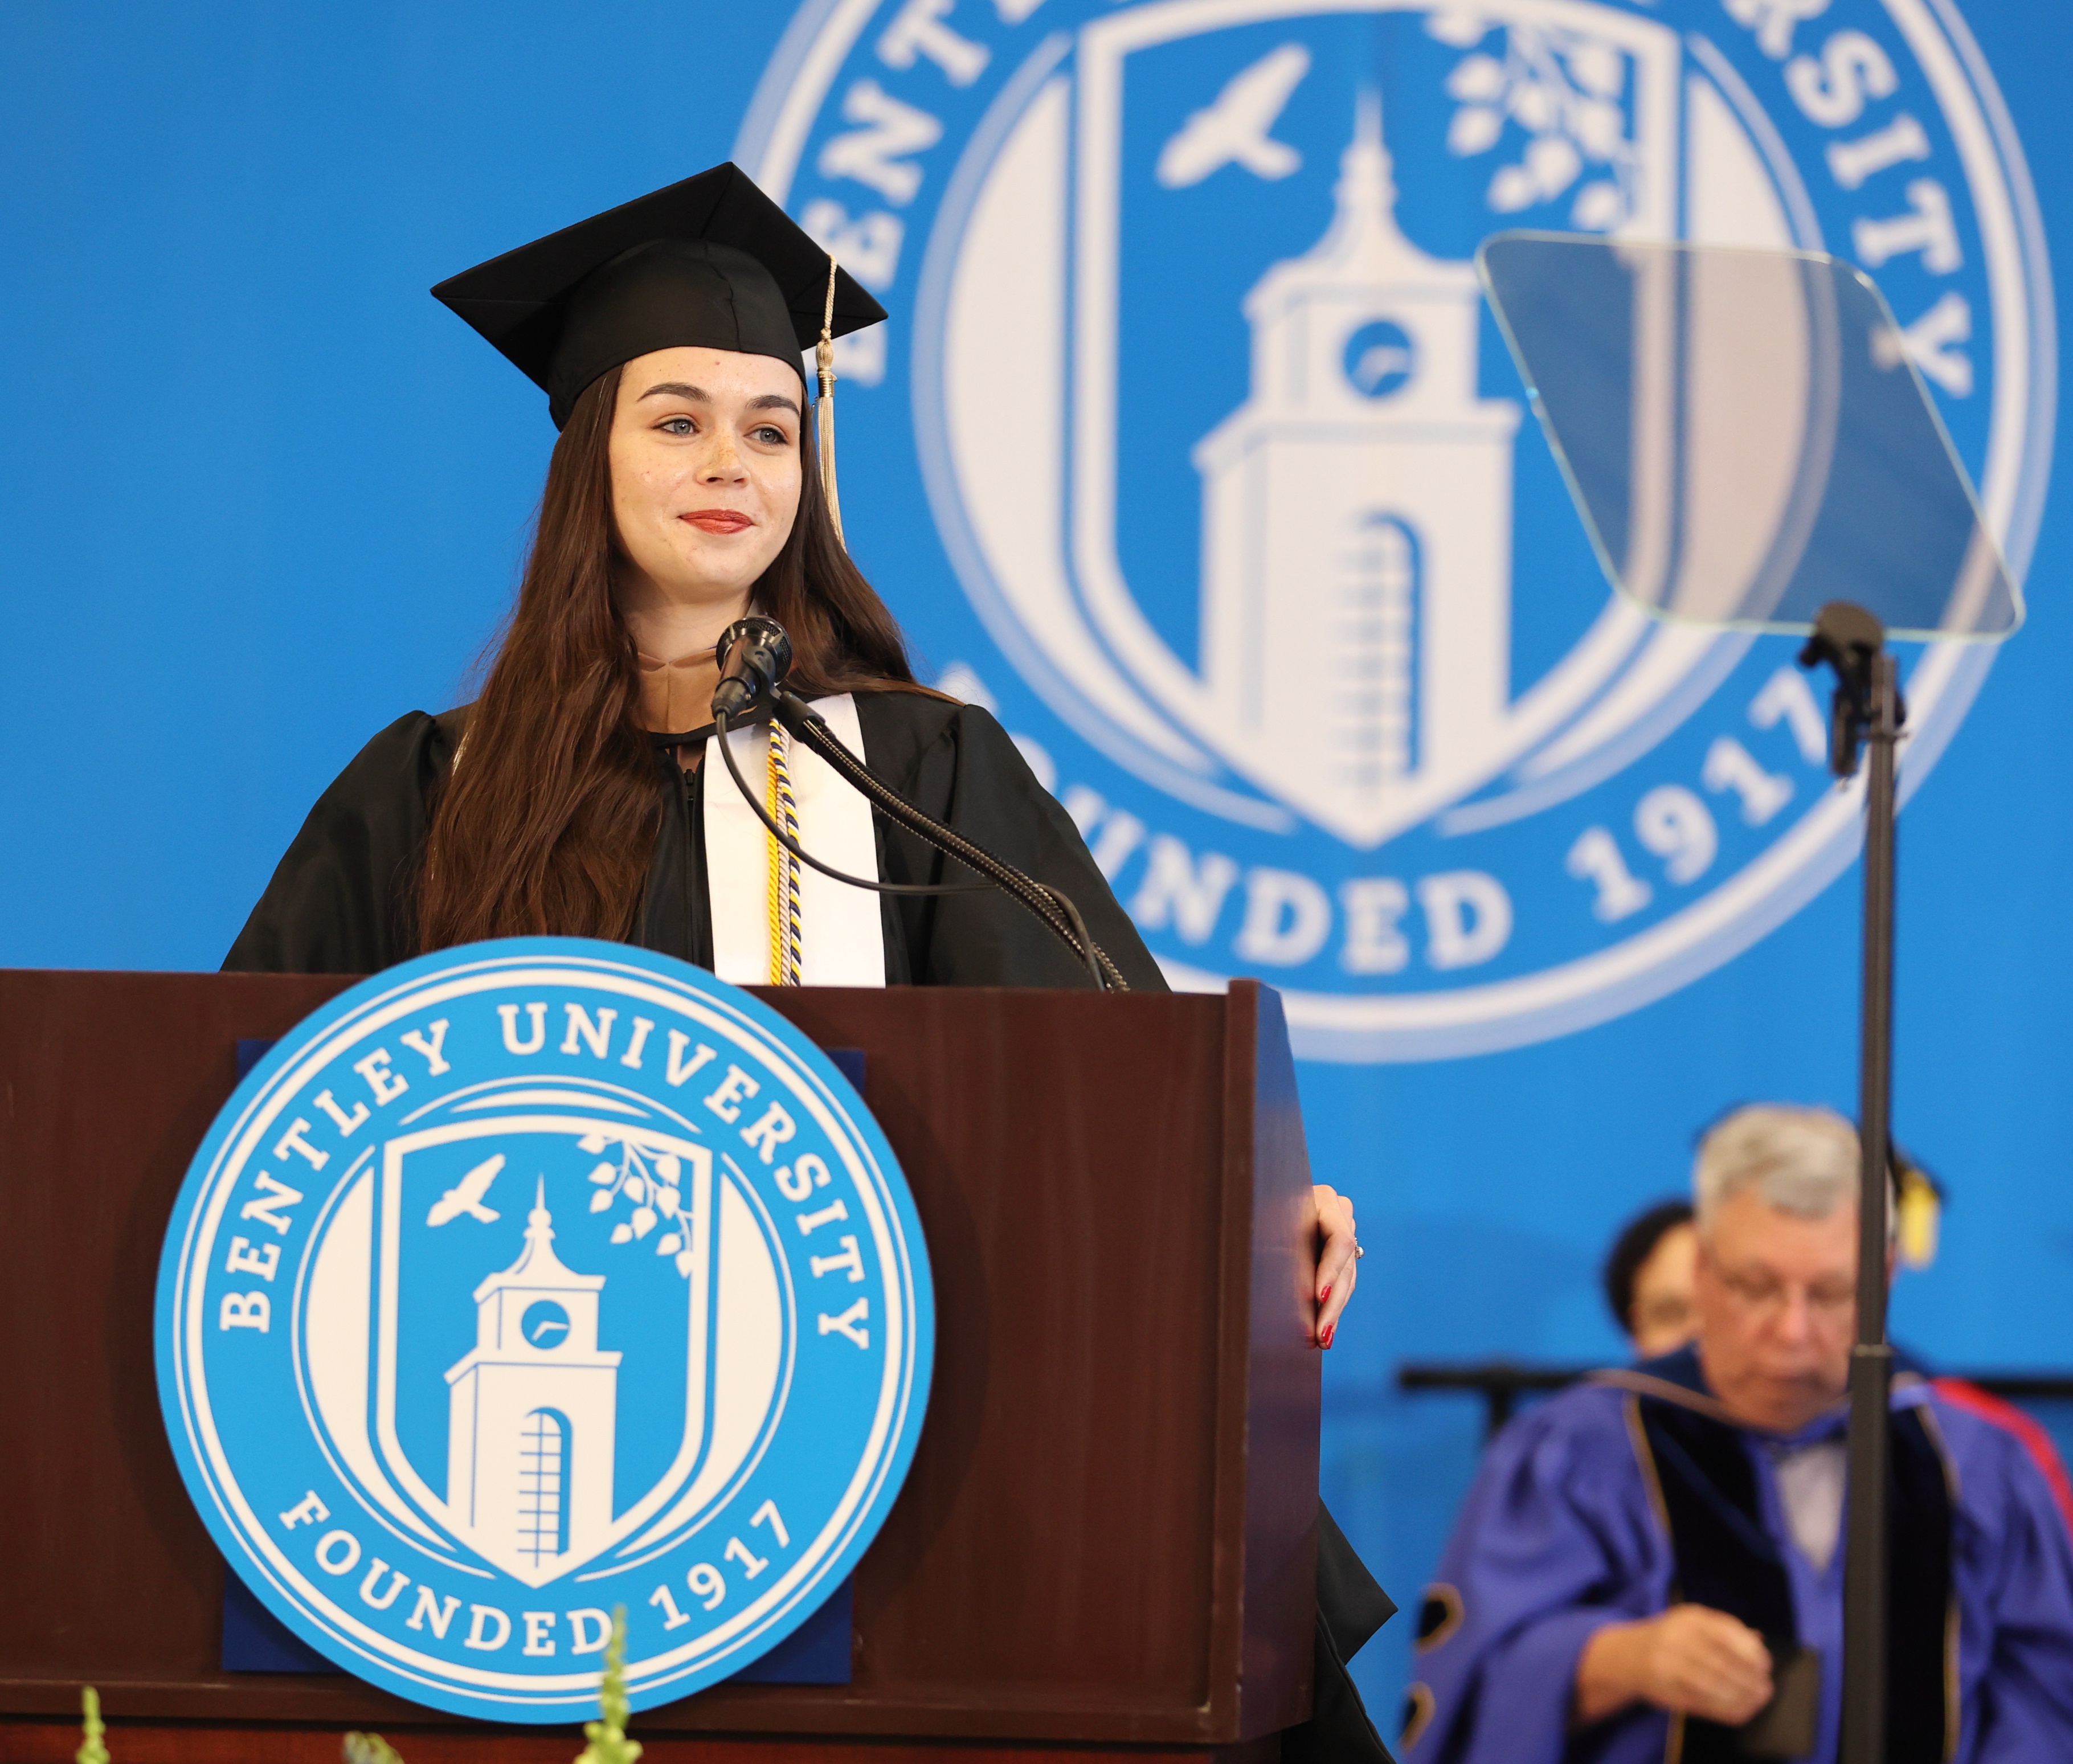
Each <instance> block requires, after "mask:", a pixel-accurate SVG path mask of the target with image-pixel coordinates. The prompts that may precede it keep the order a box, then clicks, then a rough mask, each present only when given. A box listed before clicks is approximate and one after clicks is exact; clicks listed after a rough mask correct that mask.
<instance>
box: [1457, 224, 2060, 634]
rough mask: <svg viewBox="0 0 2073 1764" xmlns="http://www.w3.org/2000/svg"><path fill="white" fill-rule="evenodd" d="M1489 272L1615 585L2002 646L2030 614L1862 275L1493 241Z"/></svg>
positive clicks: (1515, 239) (1540, 410) (1600, 245)
mask: <svg viewBox="0 0 2073 1764" xmlns="http://www.w3.org/2000/svg"><path fill="white" fill-rule="evenodd" d="M1477 267H1478V269H1479V270H1480V271H1481V272H1482V278H1483V286H1484V287H1485V288H1486V290H1487V291H1488V292H1489V295H1490V305H1491V307H1493V308H1494V311H1495V312H1496V314H1497V318H1498V324H1499V326H1500V327H1501V328H1502V330H1503V332H1504V334H1505V340H1506V343H1507V344H1509V345H1510V349H1511V352H1512V356H1513V358H1514V359H1515V361H1517V362H1518V364H1519V372H1520V373H1521V374H1522V375H1523V377H1525V380H1526V383H1527V389H1528V390H1529V392H1530V393H1531V396H1532V399H1533V405H1534V409H1535V411H1536V412H1537V414H1539V418H1540V422H1541V425H1542V427H1543V429H1544V430H1545V431H1546V432H1547V435H1548V442H1549V443H1550V444H1551V445H1552V447H1554V450H1555V453H1556V458H1557V459H1558V460H1560V462H1561V464H1562V469H1563V472H1564V476H1566V477H1567V479H1568V484H1569V490H1570V493H1571V495H1572V496H1573V497H1575V498H1576V506H1577V509H1578V510H1579V511H1580V512H1581V514H1582V515H1583V517H1584V524H1585V527H1586V528H1587V529H1588V530H1589V533H1590V536H1591V542H1592V543H1593V545H1594V546H1596V547H1597V552H1598V556H1599V559H1600V561H1601V563H1603V564H1604V566H1605V573H1606V575H1608V576H1609V577H1610V578H1611V579H1612V581H1613V585H1614V586H1615V587H1618V589H1619V590H1620V591H1622V593H1624V594H1625V595H1626V596H1628V597H1629V598H1630V599H1631V600H1635V601H1638V603H1639V604H1641V605H1642V607H1643V608H1645V609H1646V611H1648V612H1650V613H1651V614H1653V615H1655V616H1658V617H1661V618H1665V619H1674V620H1684V621H1686V622H1689V623H1692V624H1705V625H1715V626H1721V627H1733V628H1739V629H1758V630H1768V631H1805V630H1807V629H1811V626H1812V624H1813V622H1814V617H1815V613H1816V612H1818V611H1819V610H1820V608H1821V607H1822V606H1823V605H1824V604H1826V603H1827V602H1828V601H1831V600H1848V601H1853V602H1855V603H1856V604H1857V605H1859V606H1861V607H1863V608H1865V610H1866V611H1868V612H1871V613H1872V614H1873V615H1874V616H1876V617H1877V619H1878V620H1879V621H1880V622H1881V624H1884V625H1885V628H1886V629H1887V630H1888V631H1889V632H1890V633H1891V634H1892V635H1894V636H1895V637H1964V638H1974V639H1985V640H1993V639H1998V638H2001V637H2006V636H2007V635H2008V634H2009V633H2010V632H2011V631H2013V630H2014V629H2015V628H2016V627H2017V625H2018V624H2021V622H2022V600H2021V592H2020V591H2019V590H2018V588H2017V586H2016V583H2015V582H2014V580H2013V579H2012V578H2011V577H2010V575H2009V571H2008V568H2007V566H2006V565H2005V563H2003V561H2002V559H2001V551H2000V548H1999V547H1998V546H1997V545H1996V544H1995V542H1994V539H1993V535H1992V534H1990V533H1989V531H1988V530H1987V527H1986V525H1985V522H1984V520H1983V518H1982V517H1981V516H1980V509H1979V505H1978V502H1977V501H1976V499H1975V497H1974V496H1973V494H1972V484H1971V482H1970V480H1968V478H1967V476H1966V475H1965V469H1964V466H1963V465H1962V464H1960V462H1959V460H1958V457H1957V455H1956V453H1955V452H1954V451H1952V448H1951V440H1950V437H1949V435H1947V434H1946V432H1945V431H1944V428H1943V423H1942V422H1941V421H1940V420H1939V418H1938V417H1937V414H1936V411H1935V406H1932V405H1931V403H1930V402H1929V395H1928V392H1927V388H1925V387H1924V386H1923V383H1922V380H1921V377H1920V376H1919V374H1918V373H1916V371H1915V369H1914V365H1913V364H1912V363H1910V361H1908V359H1907V357H1906V351H1905V349H1904V348H1903V346H1902V334H1901V331H1900V327H1899V326H1898V324H1896V323H1895V321H1894V316H1893V313H1892V311H1891V310H1890V308H1889V307H1887V305H1886V303H1885V300H1884V299H1882V298H1881V295H1880V294H1879V291H1878V290H1877V288H1876V287H1874V286H1873V285H1872V283H1871V282H1870V280H1869V278H1867V277H1866V276H1865V274H1863V273H1862V272H1861V271H1860V270H1857V269H1854V268H1853V267H1852V266H1850V265H1848V264H1846V263H1842V262H1838V261H1837V260H1836V259H1835V258H1831V257H1827V256H1824V255H1822V254H1821V253H1816V252H1786V251H1751V250H1737V249H1727V248H1724V247H1716V246H1704V245H1648V244H1638V243H1634V242H1631V241H1611V240H1605V239H1594V238H1581V237H1571V236H1568V235H1564V234H1559V233H1500V234H1498V236H1497V237H1494V238H1492V239H1490V240H1487V241H1485V243H1484V245H1483V246H1482V249H1481V250H1480V251H1478V252H1477Z"/></svg>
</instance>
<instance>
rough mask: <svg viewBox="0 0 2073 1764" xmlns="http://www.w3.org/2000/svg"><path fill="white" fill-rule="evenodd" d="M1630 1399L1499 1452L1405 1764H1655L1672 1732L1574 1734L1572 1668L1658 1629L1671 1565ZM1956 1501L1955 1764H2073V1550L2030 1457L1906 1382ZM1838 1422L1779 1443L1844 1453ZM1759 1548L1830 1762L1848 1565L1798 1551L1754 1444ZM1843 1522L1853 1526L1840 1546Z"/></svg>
mask: <svg viewBox="0 0 2073 1764" xmlns="http://www.w3.org/2000/svg"><path fill="white" fill-rule="evenodd" d="M1920 1405H1926V1407H1927V1411H1928V1415H1927V1419H1928V1420H1929V1421H1930V1422H1931V1424H1932V1427H1933V1429H1934V1431H1935V1434H1936V1436H1939V1438H1940V1440H1941V1442H1942V1445H1943V1450H1944V1453H1945V1457H1946V1462H1947V1467H1948V1469H1949V1471H1950V1473H1951V1476H1950V1480H1951V1481H1954V1482H1955V1483H1956V1492H1955V1497H1954V1501H1953V1519H1952V1531H1953V1535H1952V1539H1951V1544H1952V1548H1951V1581H1952V1589H1953V1591H1954V1593H1955V1594H1956V1607H1957V1611H1958V1617H1959V1639H1958V1648H1957V1679H1958V1686H1959V1697H1960V1729H1959V1733H1958V1742H1957V1745H1956V1750H1955V1751H1954V1752H1952V1753H1951V1754H1950V1755H1951V1758H1952V1759H1953V1761H1954V1764H2067V1761H2069V1760H2073V1539H2069V1537H2068V1534H2067V1527H2066V1523H2065V1521H2064V1519H2063V1518H2062V1517H2061V1515H2060V1514H2059V1511H2058V1509H2057V1507H2056V1506H2055V1505H2054V1502H2053V1498H2052V1495H2051V1491H2050V1486H2049V1485H2048V1484H2047V1483H2046V1480H2045V1478H2044V1476H2043V1474H2042V1472H2041V1471H2040V1470H2039V1469H2038V1466H2037V1464H2036V1463H2035V1461H2034V1460H2033V1459H2032V1458H2031V1457H2030V1454H2029V1453H2028V1452H2027V1451H2026V1449H2024V1447H2023V1446H2022V1445H2021V1442H2020V1441H2019V1440H2017V1439H2016V1437H2015V1436H2013V1434H2011V1433H2010V1432H2008V1431H2007V1430H2005V1428H2001V1427H1999V1426H1997V1425H1995V1424H1993V1422H1992V1421H1990V1420H1985V1419H1983V1418H1982V1417H1980V1416H1977V1415H1975V1414H1972V1413H1970V1412H1968V1411H1966V1410H1964V1409H1962V1408H1960V1407H1956V1406H1955V1405H1953V1404H1951V1403H1948V1402H1947V1401H1945V1400H1944V1399H1943V1398H1942V1397H1941V1396H1939V1395H1936V1394H1935V1392H1933V1391H1931V1389H1930V1388H1929V1387H1927V1386H1926V1385H1924V1384H1923V1383H1920V1382H1919V1381H1917V1380H1910V1381H1907V1382H1906V1383H1904V1384H1902V1386H1901V1387H1899V1388H1898V1389H1896V1391H1895V1392H1894V1408H1895V1410H1896V1411H1898V1410H1900V1409H1902V1408H1904V1407H1915V1406H1920ZM1844 1421H1845V1415H1844V1412H1843V1411H1842V1410H1840V1409H1839V1410H1837V1411H1836V1412H1834V1413H1832V1414H1831V1415H1829V1416H1824V1418H1823V1419H1822V1420H1820V1421H1817V1422H1815V1424H1813V1425H1812V1426H1811V1427H1809V1428H1807V1429H1805V1430H1804V1431H1803V1432H1801V1433H1799V1434H1796V1435H1793V1436H1791V1437H1790V1439H1789V1440H1782V1441H1781V1442H1779V1443H1784V1444H1788V1445H1799V1444H1806V1443H1811V1442H1813V1441H1815V1440H1823V1439H1828V1438H1832V1437H1840V1436H1841V1435H1842V1432H1843V1430H1844ZM1742 1438H1743V1445H1744V1446H1745V1449H1746V1450H1747V1451H1748V1453H1749V1458H1750V1460H1751V1462H1752V1464H1753V1465H1754V1470H1755V1477H1756V1486H1757V1490H1758V1502H1759V1504H1760V1506H1761V1508H1762V1516H1763V1522H1764V1528H1765V1530H1766V1531H1767V1532H1768V1533H1769V1534H1770V1537H1771V1538H1772V1539H1773V1540H1774V1541H1775V1542H1777V1543H1778V1545H1779V1548H1778V1556H1780V1557H1781V1558H1782V1561H1783V1563H1784V1564H1785V1567H1786V1571H1787V1578H1788V1581H1789V1583H1790V1588H1791V1597H1792V1607H1793V1611H1794V1614H1795V1618H1796V1621H1797V1625H1798V1630H1799V1640H1800V1641H1801V1642H1803V1643H1805V1644H1807V1645H1809V1646H1811V1647H1815V1648H1818V1649H1819V1650H1820V1655H1821V1667H1822V1682H1821V1709H1820V1729H1819V1733H1820V1738H1819V1741H1818V1742H1817V1744H1816V1746H1815V1750H1814V1751H1813V1752H1811V1753H1810V1754H1807V1756H1808V1758H1810V1759H1820V1760H1828V1759H1832V1758H1834V1757H1835V1755H1836V1725H1837V1714H1838V1708H1839V1704H1840V1698H1841V1692H1842V1646H1841V1642H1842V1628H1843V1556H1844V1549H1843V1546H1842V1544H1841V1541H1840V1539H1839V1540H1838V1542H1837V1545H1836V1551H1835V1553H1834V1555H1833V1556H1832V1557H1831V1558H1830V1560H1829V1562H1828V1567H1827V1568H1826V1569H1825V1570H1824V1571H1821V1572H1816V1571H1815V1568H1813V1566H1812V1564H1811V1563H1809V1562H1808V1560H1807V1558H1806V1557H1805V1556H1802V1555H1801V1554H1800V1552H1799V1550H1798V1549H1797V1548H1795V1547H1794V1546H1793V1545H1792V1544H1791V1541H1790V1537H1791V1534H1790V1532H1789V1531H1788V1530H1787V1526H1786V1523H1785V1519H1784V1515H1783V1511H1782V1507H1781V1506H1780V1503H1779V1500H1778V1486H1777V1483H1776V1482H1775V1480H1774V1477H1773V1475H1772V1472H1771V1463H1770V1457H1769V1455H1768V1454H1767V1453H1766V1452H1765V1450H1764V1449H1763V1447H1762V1436H1758V1435H1757V1434H1755V1433H1753V1432H1745V1433H1744V1435H1743V1436H1742ZM1847 1523H1848V1521H1847V1519H1846V1520H1845V1525H1846V1526H1847ZM1674 1565H1675V1564H1674V1563H1673V1560H1672V1556H1671V1543H1670V1539H1669V1538H1668V1537H1667V1535H1665V1533H1664V1531H1663V1526H1662V1524H1661V1523H1660V1522H1659V1519H1657V1517H1656V1513H1655V1508H1654V1506H1652V1504H1651V1500H1650V1495H1649V1491H1648V1490H1647V1488H1646V1486H1645V1484H1644V1482H1643V1480H1642V1470H1641V1468H1640V1465H1639V1462H1638V1459H1637V1457H1636V1456H1635V1449H1634V1442H1633V1440H1632V1438H1631V1436H1630V1432H1629V1424H1628V1419H1627V1413H1626V1392H1625V1391H1622V1390H1621V1389H1618V1388H1616V1387H1609V1386H1605V1385H1591V1384H1585V1385H1578V1386H1575V1387H1572V1388H1571V1389H1569V1390H1568V1391H1564V1392H1563V1393H1562V1394H1561V1395H1558V1396H1556V1397H1555V1398H1553V1399H1551V1400H1550V1401H1548V1403H1544V1404H1543V1405H1541V1406H1540V1407H1538V1408H1536V1409H1534V1410H1531V1411H1530V1412H1528V1413H1527V1414H1525V1415H1523V1416H1521V1417H1519V1419H1518V1420H1515V1421H1514V1422H1513V1423H1512V1424H1510V1426H1509V1427H1507V1428H1505V1430H1504V1431H1503V1432H1502V1433H1501V1434H1499V1435H1498V1437H1497V1438H1496V1440H1494V1441H1493V1442H1492V1443H1491V1445H1490V1449H1489V1451H1488V1453H1486V1456H1485V1457H1484V1460H1483V1463H1482V1469H1480V1471H1479V1472H1478V1473H1477V1477H1476V1480H1475V1483H1474V1486H1473V1487H1472V1488H1471V1489H1470V1490H1469V1497H1468V1500H1467V1502H1466V1503H1465V1506H1463V1508H1462V1511H1461V1519H1460V1520H1459V1522H1458V1523H1457V1525H1456V1526H1455V1528H1454V1535H1453V1539H1451V1540H1450V1542H1449V1544H1448V1546H1447V1550H1446V1553H1445V1556H1443V1557H1442V1558H1441V1560H1440V1568H1439V1573H1438V1576H1437V1580H1436V1584H1435V1585H1434V1588H1433V1589H1432V1593H1431V1594H1429V1595H1428V1601H1427V1604H1426V1612H1427V1616H1426V1618H1425V1620H1424V1622H1421V1625H1420V1629H1421V1633H1422V1634H1424V1637H1425V1638H1424V1640H1423V1641H1422V1642H1421V1643H1420V1651H1419V1655H1418V1658H1417V1659H1416V1663H1415V1664H1414V1667H1413V1672H1414V1675H1415V1678H1416V1683H1414V1684H1413V1685H1412V1689H1411V1693H1410V1707H1409V1724H1408V1725H1407V1729H1406V1733H1407V1738H1408V1740H1409V1744H1408V1746H1407V1750H1406V1751H1405V1753H1404V1761H1405V1764H1643V1761H1648V1764H1660V1761H1661V1760H1662V1759H1663V1757H1664V1754H1665V1748H1666V1745H1667V1741H1668V1730H1669V1720H1668V1717H1667V1716H1665V1715H1664V1714H1663V1713H1662V1712H1660V1711H1658V1710H1655V1709H1652V1708H1645V1707H1639V1706H1637V1707H1636V1708H1633V1709H1630V1710H1629V1711H1628V1712H1626V1713H1624V1714H1622V1715H1618V1716H1614V1717H1612V1718H1610V1719H1609V1720H1608V1721H1602V1722H1600V1723H1598V1724H1597V1725H1595V1726H1593V1727H1591V1728H1589V1729H1583V1730H1581V1731H1579V1732H1576V1733H1572V1732H1571V1731H1570V1729H1569V1704H1570V1693H1571V1690H1572V1686H1573V1684H1574V1683H1575V1679H1576V1659H1577V1656H1578V1655H1579V1654H1580V1653H1581V1651H1582V1649H1583V1646H1584V1643H1585V1640H1586V1639H1587V1638H1589V1636H1590V1635H1591V1634H1592V1632H1593V1631H1594V1630H1597V1628H1598V1627H1599V1626H1601V1625H1603V1624H1606V1623H1611V1622H1623V1621H1626V1620H1630V1619H1632V1618H1641V1617H1649V1616H1652V1615H1654V1614H1656V1613H1657V1612H1659V1611H1661V1610H1663V1609H1664V1608H1665V1606H1666V1605H1667V1601H1668V1594H1669V1589H1670V1585H1671V1577H1672V1572H1673V1568H1674Z"/></svg>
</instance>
